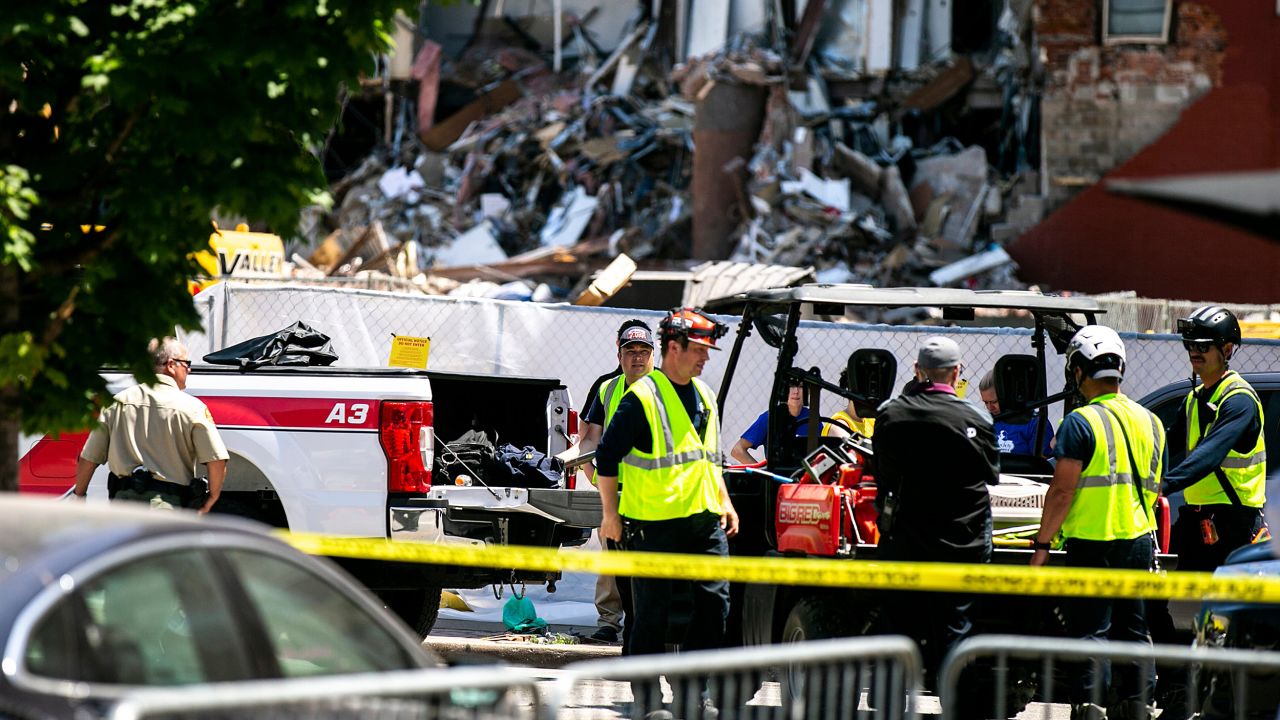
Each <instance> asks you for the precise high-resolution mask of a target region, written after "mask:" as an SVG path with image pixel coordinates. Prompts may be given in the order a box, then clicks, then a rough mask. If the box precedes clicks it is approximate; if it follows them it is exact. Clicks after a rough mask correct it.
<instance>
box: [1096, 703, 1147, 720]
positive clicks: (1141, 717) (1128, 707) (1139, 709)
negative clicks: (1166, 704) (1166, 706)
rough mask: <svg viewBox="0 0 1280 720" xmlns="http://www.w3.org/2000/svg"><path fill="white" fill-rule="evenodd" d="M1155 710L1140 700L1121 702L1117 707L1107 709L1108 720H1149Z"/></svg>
mask: <svg viewBox="0 0 1280 720" xmlns="http://www.w3.org/2000/svg"><path fill="white" fill-rule="evenodd" d="M1154 710H1155V708H1153V707H1151V706H1150V705H1147V704H1146V703H1144V702H1142V701H1141V700H1122V701H1121V702H1120V703H1119V704H1117V705H1112V706H1111V707H1109V708H1107V717H1108V718H1110V720H1151V713H1152V711H1154Z"/></svg>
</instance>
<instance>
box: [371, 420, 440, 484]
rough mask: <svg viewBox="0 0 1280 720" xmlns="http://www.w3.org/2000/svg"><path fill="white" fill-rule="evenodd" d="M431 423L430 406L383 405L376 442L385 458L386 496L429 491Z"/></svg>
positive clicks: (431, 445)
mask: <svg viewBox="0 0 1280 720" xmlns="http://www.w3.org/2000/svg"><path fill="white" fill-rule="evenodd" d="M431 419H432V418H431V403H429V402H384V403H382V407H381V409H380V415H379V416H378V441H379V442H380V443H382V452H383V454H385V455H386V456H387V492H389V493H424V492H426V491H427V490H429V489H430V488H431V464H432V460H433V457H432V456H433V455H434V454H435V437H434V435H433V434H432V431H431Z"/></svg>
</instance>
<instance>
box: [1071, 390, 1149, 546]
mask: <svg viewBox="0 0 1280 720" xmlns="http://www.w3.org/2000/svg"><path fill="white" fill-rule="evenodd" d="M1072 412H1073V413H1079V414H1080V416H1081V417H1082V418H1083V419H1084V420H1085V422H1087V423H1088V424H1089V428H1090V430H1092V431H1093V440H1094V444H1093V455H1092V456H1091V457H1090V459H1089V462H1088V464H1087V465H1085V467H1084V470H1083V472H1081V474H1080V480H1079V482H1078V483H1077V485H1076V491H1075V495H1074V496H1073V497H1072V499H1071V507H1070V509H1069V510H1068V511H1067V517H1066V519H1065V520H1064V521H1063V523H1062V534H1063V535H1064V536H1065V537H1068V538H1079V539H1081V540H1104V541H1107V540H1130V539H1133V538H1136V537H1139V536H1141V535H1144V534H1146V533H1149V532H1151V531H1152V530H1153V529H1155V517H1154V515H1153V514H1152V509H1151V508H1152V505H1153V504H1154V503H1155V500H1156V497H1157V495H1158V494H1159V492H1160V475H1161V472H1162V470H1163V468H1162V463H1163V460H1164V429H1163V428H1162V427H1161V426H1160V422H1159V420H1157V419H1156V417H1155V416H1154V415H1152V414H1151V413H1150V412H1148V411H1147V410H1146V409H1145V408H1143V407H1142V406H1141V405H1139V404H1137V403H1135V402H1134V401H1132V400H1130V399H1129V398H1127V397H1124V396H1123V395H1107V396H1103V398H1102V399H1095V400H1094V401H1093V402H1091V403H1090V404H1088V405H1085V406H1083V407H1079V408H1076V409H1075V410H1074V411H1072ZM1121 427H1123V432H1121ZM1126 435H1127V436H1128V438H1129V447H1131V448H1132V450H1133V453H1134V457H1133V459H1132V463H1136V464H1137V465H1138V467H1133V466H1132V464H1131V462H1130V458H1129V449H1128V448H1126V446H1125V436H1126ZM1134 473H1137V478H1138V482H1139V484H1141V486H1142V493H1141V495H1140V496H1139V493H1138V492H1137V488H1136V487H1134Z"/></svg>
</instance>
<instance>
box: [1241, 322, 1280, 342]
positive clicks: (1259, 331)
mask: <svg viewBox="0 0 1280 720" xmlns="http://www.w3.org/2000/svg"><path fill="white" fill-rule="evenodd" d="M1240 334H1241V335H1243V336H1244V337H1247V338H1268V339H1271V340H1276V339H1280V322H1272V321H1270V320H1252V321H1251V320H1241V321H1240Z"/></svg>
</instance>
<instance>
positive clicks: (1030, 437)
mask: <svg viewBox="0 0 1280 720" xmlns="http://www.w3.org/2000/svg"><path fill="white" fill-rule="evenodd" d="M1038 423H1039V419H1038V418H1034V417H1033V418H1031V420H1030V421H1028V422H1025V423H1016V424H1015V423H1008V422H1004V421H1003V420H996V421H995V422H994V423H993V425H994V426H995V431H996V447H997V448H999V449H1000V452H1001V453H1017V454H1019V455H1035V454H1036V453H1035V450H1034V449H1033V448H1034V447H1035V442H1036V425H1037V424H1038ZM1051 442H1053V426H1052V425H1050V424H1048V423H1045V426H1044V452H1042V453H1041V455H1044V456H1045V457H1048V456H1049V443H1051Z"/></svg>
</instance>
